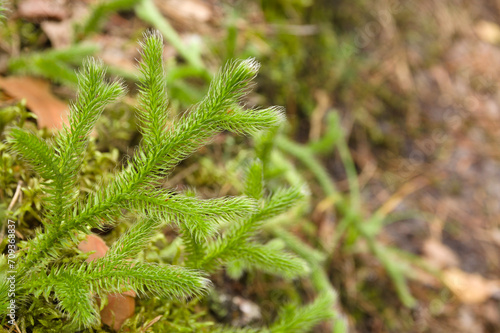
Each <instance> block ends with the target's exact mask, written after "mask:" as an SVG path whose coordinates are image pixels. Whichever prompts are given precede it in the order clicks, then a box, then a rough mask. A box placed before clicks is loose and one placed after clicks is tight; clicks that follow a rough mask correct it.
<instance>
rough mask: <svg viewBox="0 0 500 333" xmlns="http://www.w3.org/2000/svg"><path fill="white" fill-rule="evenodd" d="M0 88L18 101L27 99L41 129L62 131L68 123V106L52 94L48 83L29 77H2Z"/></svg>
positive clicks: (0, 78)
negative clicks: (63, 126) (63, 125)
mask: <svg viewBox="0 0 500 333" xmlns="http://www.w3.org/2000/svg"><path fill="white" fill-rule="evenodd" d="M0 88H1V89H3V90H4V91H5V92H6V93H7V94H8V95H10V96H12V97H14V98H16V99H23V98H25V99H26V106H27V107H28V109H30V110H31V111H32V112H33V113H34V114H36V116H37V118H38V127H39V128H42V127H47V128H51V129H60V128H61V127H62V124H63V123H66V122H67V110H68V106H67V105H66V103H64V102H63V101H61V100H60V99H58V98H57V97H55V96H54V95H53V94H52V92H51V91H50V83H49V82H48V81H46V80H43V79H37V78H33V77H28V76H11V77H6V78H4V77H0Z"/></svg>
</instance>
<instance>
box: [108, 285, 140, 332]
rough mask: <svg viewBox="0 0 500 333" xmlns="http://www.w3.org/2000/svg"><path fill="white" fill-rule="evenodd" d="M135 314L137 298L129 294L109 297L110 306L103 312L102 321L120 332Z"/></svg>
mask: <svg viewBox="0 0 500 333" xmlns="http://www.w3.org/2000/svg"><path fill="white" fill-rule="evenodd" d="M134 313H135V298H134V296H130V295H129V294H127V293H123V294H110V295H108V304H107V305H106V306H105V307H104V308H103V309H102V311H101V321H102V322H103V323H105V324H106V325H108V326H110V327H113V329H114V330H115V331H118V330H119V329H120V328H121V327H122V325H123V323H124V322H125V320H127V319H128V318H130V317H132V316H133V315H134Z"/></svg>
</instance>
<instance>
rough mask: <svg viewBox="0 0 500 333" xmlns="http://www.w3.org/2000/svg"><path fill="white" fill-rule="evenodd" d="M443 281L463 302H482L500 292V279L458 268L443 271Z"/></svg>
mask: <svg viewBox="0 0 500 333" xmlns="http://www.w3.org/2000/svg"><path fill="white" fill-rule="evenodd" d="M443 282H444V283H445V284H446V286H447V287H448V288H450V290H451V291H452V292H453V293H454V294H455V295H456V296H457V297H458V299H460V300H461V301H462V302H463V303H468V304H475V303H482V302H484V301H486V300H487V299H488V298H490V297H491V296H493V294H495V293H498V292H500V280H488V279H485V278H483V277H482V276H481V275H479V274H470V273H466V272H464V271H462V270H460V269H458V268H449V269H446V270H445V271H444V272H443Z"/></svg>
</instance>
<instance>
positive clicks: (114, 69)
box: [0, 0, 500, 332]
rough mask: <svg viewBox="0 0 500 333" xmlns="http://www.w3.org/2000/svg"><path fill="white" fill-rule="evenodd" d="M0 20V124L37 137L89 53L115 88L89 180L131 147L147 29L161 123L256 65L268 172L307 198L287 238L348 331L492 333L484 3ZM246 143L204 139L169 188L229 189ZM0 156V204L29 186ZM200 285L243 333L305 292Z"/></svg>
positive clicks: (146, 8) (491, 31) (43, 12)
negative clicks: (270, 121) (157, 75)
mask: <svg viewBox="0 0 500 333" xmlns="http://www.w3.org/2000/svg"><path fill="white" fill-rule="evenodd" d="M5 8H6V10H5V11H3V13H2V15H3V16H4V19H3V20H2V21H3V22H2V23H1V25H0V116H1V117H0V118H1V119H0V130H2V131H3V130H4V128H5V127H6V126H7V125H8V124H12V123H14V124H18V123H24V122H26V123H28V125H27V126H31V127H33V129H34V130H38V131H39V132H40V133H42V134H43V135H45V136H50V135H51V134H50V133H51V131H53V130H54V129H58V128H60V126H61V124H62V123H63V122H64V121H65V120H64V114H65V112H66V110H67V103H68V101H69V100H71V99H73V98H74V97H75V96H76V89H75V88H76V84H77V80H76V74H75V69H77V68H78V67H79V66H80V65H81V63H82V61H83V59H85V58H86V57H88V56H94V57H98V58H101V59H103V61H104V63H105V64H106V65H107V66H108V67H109V73H110V78H112V79H114V78H117V77H121V78H124V80H125V81H126V84H127V86H128V87H129V90H130V92H129V95H128V96H127V97H126V98H125V99H124V100H123V101H122V102H120V103H119V104H118V105H115V106H113V107H112V108H109V109H108V110H107V111H106V112H105V115H104V117H103V119H101V120H100V123H99V125H98V131H97V133H96V135H95V139H94V140H93V143H92V144H93V145H94V147H95V148H96V150H95V154H94V155H93V156H91V158H90V159H89V162H88V164H87V165H86V166H85V167H86V175H87V176H86V178H84V180H85V181H88V184H90V183H91V182H92V181H94V180H95V179H98V178H99V177H105V173H106V172H108V171H112V170H113V168H114V167H115V166H116V165H117V164H119V163H120V162H121V161H122V159H123V157H124V156H127V155H131V154H133V148H134V146H135V145H137V144H138V142H139V141H140V135H139V133H138V132H137V131H136V129H135V125H134V124H135V118H134V117H135V116H134V111H133V108H134V107H135V106H136V104H137V102H136V99H135V94H136V88H135V83H136V82H137V74H138V70H137V68H136V59H139V58H140V54H139V51H138V44H137V42H138V41H139V40H140V39H141V38H142V35H143V33H144V32H145V31H146V30H147V29H151V28H153V29H158V30H159V31H160V32H161V33H162V34H163V36H164V38H165V48H164V57H165V60H166V68H167V77H168V87H169V98H170V105H171V108H172V110H173V112H174V114H175V113H180V112H182V111H183V110H186V109H188V108H189V106H190V105H192V104H193V103H196V102H197V101H199V100H200V99H201V98H202V97H203V95H204V93H205V92H206V90H207V88H208V85H209V83H210V79H211V77H212V76H213V74H214V73H216V71H217V70H218V68H220V67H221V66H222V65H223V64H224V63H226V62H227V61H229V60H231V59H234V58H248V57H254V58H255V59H256V60H258V61H259V62H260V63H261V64H262V66H261V70H260V74H259V76H258V77H257V80H256V82H257V84H256V86H255V90H254V91H253V92H252V93H251V94H250V95H249V96H248V97H247V101H246V103H247V104H248V106H262V107H267V106H270V105H281V106H284V107H285V108H286V115H287V119H288V122H287V124H286V126H284V127H283V128H280V129H279V130H277V131H276V133H273V135H274V136H273V138H272V141H273V143H274V146H273V147H272V149H274V150H275V154H274V155H272V156H274V157H273V158H274V159H275V162H274V164H275V166H276V167H275V168H274V169H273V170H271V171H270V173H269V174H268V175H267V177H268V179H269V180H270V183H271V184H273V186H281V185H282V184H284V185H286V181H284V180H283V179H288V181H289V182H290V179H291V178H293V177H295V179H298V180H297V181H300V182H304V183H306V184H307V186H308V187H309V190H310V193H311V195H310V199H309V202H308V203H307V205H305V206H304V207H303V209H301V210H300V211H298V212H295V215H293V216H291V215H290V216H287V218H288V221H287V222H286V225H287V230H289V231H290V232H291V233H292V234H293V235H295V236H296V237H297V238H298V239H300V240H302V241H303V242H304V243H305V244H308V245H309V246H311V247H313V248H315V249H317V251H319V252H321V253H322V254H323V255H324V258H323V259H324V260H323V261H322V264H321V265H322V266H321V267H322V268H323V269H324V272H325V273H326V275H327V276H328V279H329V281H330V283H331V285H332V286H333V287H334V288H335V289H336V291H337V293H338V306H337V309H338V311H339V313H342V314H343V315H344V316H345V318H346V320H347V322H348V323H349V331H352V332H499V331H500V147H499V144H500V94H499V90H498V87H497V83H498V82H499V79H500V47H499V46H500V25H499V24H500V1H496V0H483V1H479V0H474V1H458V0H451V1H432V0H422V1H415V0H408V1H390V0H382V1H376V2H373V1H365V0H351V1H347V0H336V1H327V0H317V1H315V0H268V1H222V0H221V1H217V0H206V1H203V0H184V1H182V0H163V1H153V0H142V1H141V0H110V1H92V0H81V1H69V0H17V1H12V2H7V3H6V4H5ZM4 135H5V133H2V140H4V138H5V137H4ZM254 141H255V140H253V139H252V138H241V137H236V136H232V135H230V134H227V133H223V134H221V135H220V136H218V137H217V138H216V139H215V140H214V142H213V143H212V144H211V145H209V146H207V147H206V148H204V149H202V150H201V151H200V152H199V153H197V154H196V156H193V157H191V158H189V159H188V160H187V161H185V162H183V163H182V164H181V165H179V166H178V168H177V169H176V172H175V173H174V175H173V176H171V177H170V178H169V179H168V185H169V186H171V187H174V188H177V189H184V188H190V187H196V188H197V189H198V191H199V192H200V193H202V194H203V195H204V196H206V197H216V196H224V195H235V194H239V193H240V192H239V190H240V187H239V186H238V182H237V181H235V179H236V178H237V177H238V175H239V172H240V168H239V166H240V164H241V163H242V161H243V160H244V159H245V158H246V156H248V154H249V150H250V149H251V148H249V147H253V146H254ZM0 151H1V152H2V163H3V166H2V170H3V171H2V175H1V176H0V178H1V179H0V182H2V189H1V190H0V200H2V201H5V202H7V204H8V202H9V201H10V198H11V197H12V194H13V191H14V190H15V188H16V186H17V181H18V179H19V174H22V175H23V176H22V177H23V179H24V181H25V183H27V184H30V182H31V185H32V186H35V185H36V184H33V180H30V176H29V175H30V174H29V171H25V170H22V169H21V170H20V169H16V168H14V167H13V165H14V164H15V163H13V162H12V161H11V160H9V158H10V157H7V155H8V153H7V150H6V147H5V146H4V145H3V144H2V146H1V147H0ZM9 163H10V164H9ZM103 170H108V171H103ZM284 170H285V171H286V172H285V171H284ZM273 172H274V174H273ZM277 175H282V176H283V177H278V176H277ZM88 184H87V185H88ZM85 186H86V184H82V187H83V188H85ZM35 187H36V186H35ZM35 192H36V191H35ZM35 192H30V191H26V192H25V193H24V201H23V205H22V206H21V207H20V209H19V210H18V211H17V213H16V214H17V218H19V219H20V220H21V221H22V222H23V223H24V228H25V229H22V230H21V232H22V233H24V236H25V237H29V236H30V234H31V231H30V229H31V228H32V227H33V226H36V225H37V222H36V221H37V212H38V211H39V209H40V207H39V206H37V204H38V205H39V202H40V199H39V198H38V197H37V194H36V193H35ZM103 237H105V235H104V236H103ZM212 279H213V280H214V284H215V290H216V291H217V292H218V293H219V296H221V295H230V296H231V297H232V298H231V299H232V300H233V301H227V302H226V301H221V299H222V298H223V297H219V298H218V299H216V300H211V301H209V302H207V304H204V305H203V306H204V307H206V309H208V310H207V313H209V314H210V316H211V317H212V318H215V320H216V321H220V322H230V323H233V324H235V323H236V324H235V325H240V326H246V325H251V324H253V323H255V322H257V323H261V324H266V323H268V322H270V321H272V319H273V318H274V316H275V315H276V309H275V308H274V305H275V304H281V303H283V302H284V301H285V300H288V299H294V298H296V299H302V300H303V301H304V302H307V301H308V300H310V299H313V298H314V292H313V291H312V289H311V286H310V284H311V283H310V281H308V279H303V280H301V281H295V282H292V283H291V282H286V281H281V280H279V279H276V278H271V277H269V276H266V275H263V274H260V275H259V274H258V273H255V274H253V275H252V276H246V277H244V278H242V279H240V280H235V281H233V280H231V282H228V281H229V280H228V279H227V277H226V276H225V275H224V274H223V273H221V274H220V275H218V276H215V277H212ZM291 289H294V291H290V290H291ZM297 290H298V291H297ZM236 296H238V297H239V298H238V300H239V301H238V302H239V303H238V302H235V301H234V299H235V297H236ZM242 302H243V303H242ZM245 302H246V303H245ZM214 304H215V305H214ZM241 304H247V305H248V304H251V306H252V309H254V310H255V313H254V314H253V317H252V316H250V315H247V314H245V312H244V311H243V310H241ZM148 306H150V305H147V304H146V305H143V308H144V309H146V310H145V311H147V309H148ZM221 308H222V310H221ZM247 308H248V307H247ZM217 309H219V310H217ZM218 311H219V312H218ZM224 311H225V312H224ZM221 313H222V314H221ZM228 313H229V314H228ZM245 316H246V317H245ZM331 331H332V328H331V325H330V326H329V325H328V324H325V325H320V326H318V327H317V328H316V329H315V332H331Z"/></svg>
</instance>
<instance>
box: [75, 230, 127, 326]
mask: <svg viewBox="0 0 500 333" xmlns="http://www.w3.org/2000/svg"><path fill="white" fill-rule="evenodd" d="M78 249H79V250H80V251H82V252H90V251H95V253H92V254H91V255H90V256H89V257H88V258H87V262H91V261H92V260H94V259H97V258H102V257H104V256H105V255H106V252H107V251H108V250H109V247H108V246H107V245H106V243H105V242H104V241H103V240H102V238H101V237H99V236H97V235H93V234H90V235H87V238H86V239H85V240H84V241H82V242H80V244H78ZM135 296H136V295H135V292H134V291H132V290H129V291H126V292H124V293H122V294H109V295H107V297H108V304H106V306H105V307H104V308H103V309H102V310H101V321H102V322H103V323H104V324H106V325H108V326H110V327H113V329H114V330H115V331H118V330H119V329H120V328H121V326H122V325H123V323H124V322H125V320H127V319H128V318H130V317H132V316H133V315H134V313H135Z"/></svg>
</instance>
